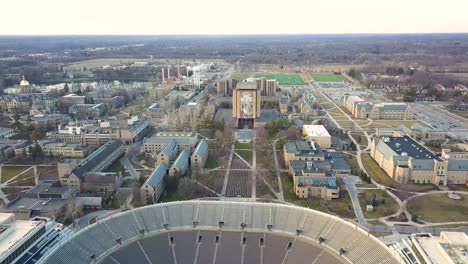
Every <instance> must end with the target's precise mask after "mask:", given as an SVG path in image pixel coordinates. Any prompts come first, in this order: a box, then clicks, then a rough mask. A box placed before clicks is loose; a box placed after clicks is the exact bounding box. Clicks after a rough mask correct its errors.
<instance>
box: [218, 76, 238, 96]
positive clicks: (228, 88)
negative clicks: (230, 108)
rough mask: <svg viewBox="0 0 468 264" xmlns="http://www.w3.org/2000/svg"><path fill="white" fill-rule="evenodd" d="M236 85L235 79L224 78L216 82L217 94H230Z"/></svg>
mask: <svg viewBox="0 0 468 264" xmlns="http://www.w3.org/2000/svg"><path fill="white" fill-rule="evenodd" d="M236 85H237V80H234V79H226V80H220V81H218V82H217V83H216V93H217V95H218V96H223V97H224V96H232V91H233V90H234V89H235V87H236Z"/></svg>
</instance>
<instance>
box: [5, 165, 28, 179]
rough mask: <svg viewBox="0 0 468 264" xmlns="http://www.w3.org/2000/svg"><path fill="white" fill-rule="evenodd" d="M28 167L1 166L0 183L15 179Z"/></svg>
mask: <svg viewBox="0 0 468 264" xmlns="http://www.w3.org/2000/svg"><path fill="white" fill-rule="evenodd" d="M28 168H29V167H23V166H21V167H16V166H15V167H8V166H3V167H2V181H1V182H2V183H4V182H6V181H8V180H10V179H11V178H13V177H15V176H16V175H18V174H20V173H21V172H23V171H25V170H26V169H28Z"/></svg>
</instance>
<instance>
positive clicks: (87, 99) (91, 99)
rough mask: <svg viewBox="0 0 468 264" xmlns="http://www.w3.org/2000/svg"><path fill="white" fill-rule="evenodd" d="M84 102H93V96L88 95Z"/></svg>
mask: <svg viewBox="0 0 468 264" xmlns="http://www.w3.org/2000/svg"><path fill="white" fill-rule="evenodd" d="M85 104H94V98H92V97H90V96H86V97H85Z"/></svg>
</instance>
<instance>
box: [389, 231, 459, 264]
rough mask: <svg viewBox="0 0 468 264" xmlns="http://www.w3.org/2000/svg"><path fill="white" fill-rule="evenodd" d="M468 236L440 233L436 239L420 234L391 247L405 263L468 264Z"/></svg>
mask: <svg viewBox="0 0 468 264" xmlns="http://www.w3.org/2000/svg"><path fill="white" fill-rule="evenodd" d="M467 248H468V236H467V235H466V234H465V233H463V232H445V231H444V232H440V236H438V237H436V236H433V235H431V234H429V233H418V234H412V235H410V236H407V237H404V238H403V239H402V240H400V241H398V242H396V243H394V244H392V245H390V249H392V250H393V251H394V252H395V253H396V254H398V255H399V256H401V258H402V259H405V260H407V261H406V262H405V263H410V264H419V263H428V264H429V263H431V264H432V263H434V264H438V263H444V264H445V263H447V264H459V263H467V261H468V257H467V253H466V252H467Z"/></svg>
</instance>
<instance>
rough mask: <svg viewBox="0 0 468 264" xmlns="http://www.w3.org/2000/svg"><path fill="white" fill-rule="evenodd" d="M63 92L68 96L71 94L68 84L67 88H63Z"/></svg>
mask: <svg viewBox="0 0 468 264" xmlns="http://www.w3.org/2000/svg"><path fill="white" fill-rule="evenodd" d="M63 92H64V93H66V94H67V93H69V92H70V87H69V86H68V83H66V84H65V86H64V87H63Z"/></svg>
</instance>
